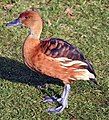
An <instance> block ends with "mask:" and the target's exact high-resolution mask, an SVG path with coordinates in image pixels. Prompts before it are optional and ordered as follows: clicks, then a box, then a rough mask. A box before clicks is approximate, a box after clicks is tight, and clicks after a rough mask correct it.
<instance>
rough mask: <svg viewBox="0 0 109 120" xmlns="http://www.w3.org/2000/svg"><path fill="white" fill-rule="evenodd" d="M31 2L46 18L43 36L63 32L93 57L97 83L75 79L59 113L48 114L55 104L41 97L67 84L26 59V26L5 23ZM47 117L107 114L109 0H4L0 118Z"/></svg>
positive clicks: (107, 119) (101, 118)
mask: <svg viewBox="0 0 109 120" xmlns="http://www.w3.org/2000/svg"><path fill="white" fill-rule="evenodd" d="M31 7H35V8H37V9H38V10H39V12H40V14H41V16H42V18H43V20H44V29H43V32H42V34H41V39H44V38H47V37H50V36H52V37H59V38H63V39H65V40H66V41H68V42H70V43H72V44H74V45H76V46H77V47H78V48H80V49H81V51H82V52H84V54H85V56H87V58H88V59H90V60H91V61H92V63H93V66H94V68H95V71H96V74H97V82H98V84H99V86H96V85H94V84H93V83H91V82H84V81H78V82H76V83H74V84H72V85H71V87H72V88H71V92H70V95H69V108H68V109H65V110H64V112H63V113H61V114H48V113H47V112H46V109H47V108H50V107H53V106H55V105H56V104H48V103H46V104H45V103H43V101H42V100H43V98H44V96H46V95H58V96H59V95H60V94H61V92H62V90H63V85H62V84H61V83H60V82H59V81H58V80H55V79H52V78H49V77H47V76H44V75H41V74H40V73H34V72H32V71H31V70H30V69H29V68H27V67H26V66H25V65H24V63H23V60H22V45H23V42H24V40H25V38H26V36H27V35H28V30H27V29H26V28H21V27H13V28H6V26H5V24H6V23H7V22H9V21H11V20H13V19H15V18H17V17H18V15H19V13H21V12H22V11H24V10H28V9H29V8H31ZM68 10H70V12H71V13H70V14H68ZM40 84H41V85H42V86H43V87H42V88H40ZM43 119H44V120H109V1H108V0H41V1H38V0H31V1H29V0H2V1H1V2H0V120H43Z"/></svg>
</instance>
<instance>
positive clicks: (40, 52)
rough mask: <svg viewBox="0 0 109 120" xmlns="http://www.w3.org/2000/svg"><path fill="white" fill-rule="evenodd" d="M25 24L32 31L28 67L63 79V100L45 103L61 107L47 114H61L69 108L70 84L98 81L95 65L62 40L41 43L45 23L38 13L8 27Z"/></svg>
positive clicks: (26, 51)
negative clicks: (58, 104)
mask: <svg viewBox="0 0 109 120" xmlns="http://www.w3.org/2000/svg"><path fill="white" fill-rule="evenodd" d="M21 24H22V25H23V26H25V27H28V28H30V34H29V35H28V37H27V38H26V40H25V42H24V45H23V57H24V62H25V64H26V65H27V66H28V67H29V68H30V69H32V70H34V71H35V70H37V71H40V72H41V73H43V74H46V75H48V76H51V77H53V78H58V79H60V80H61V81H62V82H63V83H64V84H65V86H64V91H63V93H62V95H61V98H56V97H55V96H53V97H47V98H45V100H44V101H45V102H53V101H57V102H59V103H60V106H58V107H56V108H51V109H48V112H55V113H60V112H62V111H63V110H64V108H67V107H68V95H69V92H70V84H71V83H73V82H74V81H78V80H91V81H93V82H94V83H96V84H97V82H96V74H95V71H94V69H93V67H92V64H91V63H90V62H89V61H88V60H87V59H86V58H85V56H84V55H83V54H82V53H81V52H80V51H79V49H78V48H77V47H75V46H73V45H71V44H70V43H68V42H66V41H64V40H63V39H59V38H48V39H45V40H42V41H41V40H39V39H40V34H41V32H42V28H43V21H42V19H41V17H40V15H39V13H38V12H37V11H34V10H28V11H25V12H23V13H21V14H20V16H19V17H18V18H17V19H15V20H14V21H12V22H9V23H7V26H17V25H21Z"/></svg>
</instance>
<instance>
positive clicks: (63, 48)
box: [41, 38, 96, 77]
mask: <svg viewBox="0 0 109 120" xmlns="http://www.w3.org/2000/svg"><path fill="white" fill-rule="evenodd" d="M41 49H42V52H43V53H44V54H46V55H47V56H50V57H52V58H58V59H61V58H62V57H63V58H66V59H70V60H78V61H82V62H84V64H85V68H86V64H87V70H88V71H89V72H90V73H92V74H94V76H95V77H96V74H95V71H94V69H93V66H92V64H91V63H90V62H89V61H88V60H87V59H86V58H85V56H84V55H83V53H82V52H81V51H80V50H79V49H78V48H77V47H75V46H74V45H71V44H69V43H68V42H66V41H64V40H62V39H59V38H49V39H46V40H44V41H41ZM72 63H73V62H70V63H69V64H67V65H71V64H72Z"/></svg>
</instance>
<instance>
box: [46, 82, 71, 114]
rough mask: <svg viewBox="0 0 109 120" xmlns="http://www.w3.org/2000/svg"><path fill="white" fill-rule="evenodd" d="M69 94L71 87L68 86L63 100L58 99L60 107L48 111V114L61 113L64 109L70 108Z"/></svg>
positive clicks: (63, 94) (62, 97)
mask: <svg viewBox="0 0 109 120" xmlns="http://www.w3.org/2000/svg"><path fill="white" fill-rule="evenodd" d="M69 92H70V85H69V84H66V85H65V87H64V91H63V93H62V96H61V98H59V99H57V101H58V102H59V103H60V106H58V107H56V108H51V109H48V112H55V113H60V112H62V111H63V110H64V108H66V107H68V95H69Z"/></svg>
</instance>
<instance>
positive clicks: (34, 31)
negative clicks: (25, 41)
mask: <svg viewBox="0 0 109 120" xmlns="http://www.w3.org/2000/svg"><path fill="white" fill-rule="evenodd" d="M41 32H42V27H41V26H37V27H32V29H31V28H30V35H31V37H32V38H34V39H37V40H39V39H40V35H41Z"/></svg>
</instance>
